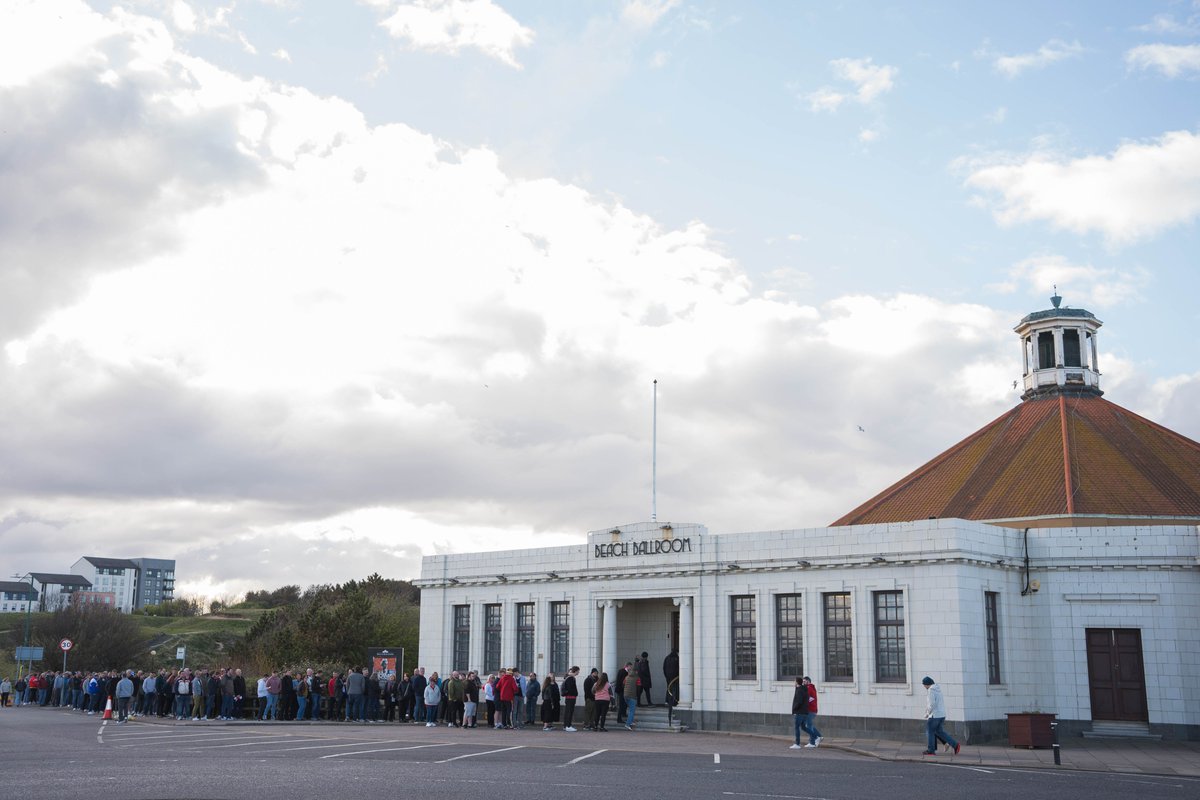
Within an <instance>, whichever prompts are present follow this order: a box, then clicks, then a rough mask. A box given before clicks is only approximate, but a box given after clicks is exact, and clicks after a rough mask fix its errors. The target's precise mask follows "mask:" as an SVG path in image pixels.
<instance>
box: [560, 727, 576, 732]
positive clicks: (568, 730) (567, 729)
mask: <svg viewBox="0 0 1200 800" xmlns="http://www.w3.org/2000/svg"><path fill="white" fill-rule="evenodd" d="M563 730H564V731H566V732H567V733H575V728H574V727H572V726H570V725H568V726H567V727H565V728H563Z"/></svg>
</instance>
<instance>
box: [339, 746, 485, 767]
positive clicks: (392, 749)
mask: <svg viewBox="0 0 1200 800" xmlns="http://www.w3.org/2000/svg"><path fill="white" fill-rule="evenodd" d="M455 744H456V743H455V742H441V743H439V744H417V745H413V746H411V747H381V748H379V749H378V750H353V751H351V752H349V753H330V754H329V755H325V756H317V758H342V757H343V756H361V755H364V754H366V753H394V752H396V751H397V750H423V749H424V748H426V747H453V746H454V745H455ZM461 757H462V756H460V758H461ZM450 760H451V761H453V760H454V759H450ZM434 763H436V764H444V763H445V762H444V761H436V762H434Z"/></svg>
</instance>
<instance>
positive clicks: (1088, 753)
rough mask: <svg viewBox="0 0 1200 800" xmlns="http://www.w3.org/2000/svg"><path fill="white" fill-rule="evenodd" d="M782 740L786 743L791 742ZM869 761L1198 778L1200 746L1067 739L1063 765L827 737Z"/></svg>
mask: <svg viewBox="0 0 1200 800" xmlns="http://www.w3.org/2000/svg"><path fill="white" fill-rule="evenodd" d="M784 741H788V742H790V739H785V740H784ZM826 747H830V748H834V749H837V750H842V751H845V752H849V753H857V754H859V755H864V756H873V757H875V758H878V759H880V760H883V761H921V762H933V763H942V764H953V765H955V766H959V767H980V768H987V767H1009V768H1027V769H1050V770H1085V771H1091V772H1115V773H1126V774H1142V775H1180V776H1190V777H1200V742H1164V741H1156V740H1141V739H1085V738H1083V737H1078V738H1071V739H1067V740H1066V741H1064V742H1062V743H1061V745H1060V747H1059V757H1060V760H1061V761H1062V764H1061V766H1060V765H1057V764H1055V763H1054V750H1053V749H1052V748H1049V747H1046V748H1037V749H1029V748H1025V747H1010V746H1008V745H1006V744H1003V743H997V744H982V745H976V744H971V745H968V744H964V745H963V746H962V751H961V752H960V753H959V754H958V755H957V756H956V755H953V754H952V753H946V752H939V754H938V755H936V756H926V755H922V752H923V751H924V750H925V741H924V739H921V740H920V741H904V742H899V741H889V740H886V739H849V738H826V739H822V740H821V748H826Z"/></svg>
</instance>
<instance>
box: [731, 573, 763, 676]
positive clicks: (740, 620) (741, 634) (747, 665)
mask: <svg viewBox="0 0 1200 800" xmlns="http://www.w3.org/2000/svg"><path fill="white" fill-rule="evenodd" d="M729 629H730V635H729V638H730V645H731V649H732V659H731V663H732V665H733V669H732V670H731V674H730V677H731V678H733V679H734V680H735V681H744V680H754V679H755V678H757V677H758V649H757V648H758V637H757V635H756V633H755V626H754V595H750V594H744V595H734V596H733V597H731V598H729Z"/></svg>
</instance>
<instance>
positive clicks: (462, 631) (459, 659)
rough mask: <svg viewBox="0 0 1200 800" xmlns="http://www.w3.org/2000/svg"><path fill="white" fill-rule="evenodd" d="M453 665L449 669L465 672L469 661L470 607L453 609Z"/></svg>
mask: <svg viewBox="0 0 1200 800" xmlns="http://www.w3.org/2000/svg"><path fill="white" fill-rule="evenodd" d="M453 661H454V665H453V666H452V667H451V669H457V670H465V669H468V668H469V664H470V661H471V607H470V606H455V607H454V658H453Z"/></svg>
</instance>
